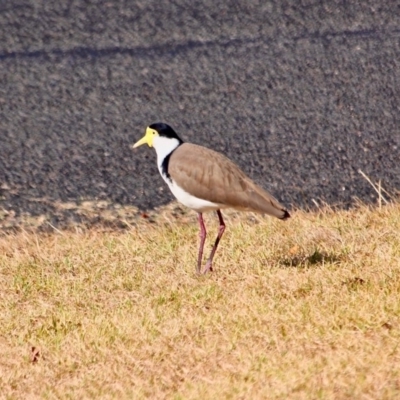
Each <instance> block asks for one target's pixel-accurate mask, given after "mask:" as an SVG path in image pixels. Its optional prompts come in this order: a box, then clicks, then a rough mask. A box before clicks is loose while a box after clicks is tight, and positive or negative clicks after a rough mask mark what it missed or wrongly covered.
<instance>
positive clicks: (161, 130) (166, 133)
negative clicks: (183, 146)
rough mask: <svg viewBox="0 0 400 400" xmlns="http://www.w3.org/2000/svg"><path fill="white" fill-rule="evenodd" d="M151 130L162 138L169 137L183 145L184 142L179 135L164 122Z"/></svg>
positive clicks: (152, 126) (152, 125)
mask: <svg viewBox="0 0 400 400" xmlns="http://www.w3.org/2000/svg"><path fill="white" fill-rule="evenodd" d="M149 128H150V129H154V130H155V131H157V132H158V134H159V135H160V136H162V137H167V138H171V139H178V141H179V143H183V140H182V139H181V138H180V137H179V136H178V135H177V133H176V132H175V131H174V130H173V129H172V128H171V127H170V126H169V125H167V124H164V123H163V122H156V123H155V124H151V125H150V126H149Z"/></svg>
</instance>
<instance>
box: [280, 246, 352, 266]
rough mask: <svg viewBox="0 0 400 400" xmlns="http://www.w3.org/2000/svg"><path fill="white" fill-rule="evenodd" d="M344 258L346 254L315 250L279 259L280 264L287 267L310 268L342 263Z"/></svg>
mask: <svg viewBox="0 0 400 400" xmlns="http://www.w3.org/2000/svg"><path fill="white" fill-rule="evenodd" d="M344 259H345V255H344V254H334V253H328V252H325V251H320V250H314V252H313V253H311V254H294V255H290V256H285V257H283V258H282V259H281V260H280V261H279V264H280V265H281V266H282V267H285V268H310V267H317V266H324V265H325V264H340V263H341V262H342V261H344Z"/></svg>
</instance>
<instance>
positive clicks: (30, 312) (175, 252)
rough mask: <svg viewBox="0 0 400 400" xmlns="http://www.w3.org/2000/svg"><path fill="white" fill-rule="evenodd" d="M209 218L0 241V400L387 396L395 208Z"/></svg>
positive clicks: (399, 223) (396, 367) (398, 376)
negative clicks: (207, 267)
mask: <svg viewBox="0 0 400 400" xmlns="http://www.w3.org/2000/svg"><path fill="white" fill-rule="evenodd" d="M225 215H226V223H227V229H226V233H225V235H224V237H223V239H222V241H221V245H220V248H219V251H218V252H217V255H216V257H215V263H214V272H213V273H212V274H209V275H206V276H200V277H198V276H196V275H195V265H196V257H197V246H198V227H197V222H196V215H195V213H193V212H188V213H183V214H181V213H179V214H174V213H172V212H170V210H168V209H166V210H160V211H159V213H158V214H157V216H155V217H154V219H155V222H149V219H146V218H144V219H143V220H142V221H138V222H137V223H135V224H132V226H131V227H130V229H128V230H126V231H111V230H109V231H107V230H102V229H100V228H96V229H94V228H93V229H83V228H76V229H75V230H74V231H72V230H70V231H63V232H58V231H54V232H53V233H52V234H38V233H29V232H27V231H25V232H20V233H14V234H7V235H3V236H2V237H0V283H1V290H0V310H1V311H0V349H1V351H0V388H1V390H0V398H5V399H34V398H49V399H54V398H62V399H86V398H96V399H98V398H102V399H114V398H118V399H141V398H151V399H395V398H400V347H399V343H400V239H399V237H400V204H393V205H388V206H385V207H382V208H379V207H377V208H370V207H366V206H359V207H357V208H355V209H352V210H350V211H332V210H330V209H324V210H321V211H319V212H312V213H311V212H310V213H306V212H303V211H297V212H295V213H294V214H293V218H292V219H290V220H289V221H287V222H281V221H278V220H274V219H271V218H262V217H260V216H255V215H253V214H236V213H226V214H225ZM150 220H152V218H150ZM216 223H217V218H215V217H214V216H213V215H211V214H209V215H206V224H207V227H208V229H209V238H208V239H209V240H208V242H207V252H208V251H209V249H210V247H211V244H212V242H213V240H214V236H215V235H216V232H217V224H216Z"/></svg>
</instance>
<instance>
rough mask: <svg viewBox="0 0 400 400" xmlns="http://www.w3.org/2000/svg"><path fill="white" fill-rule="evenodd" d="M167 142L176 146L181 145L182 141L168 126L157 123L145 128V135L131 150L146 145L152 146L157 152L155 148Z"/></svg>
mask: <svg viewBox="0 0 400 400" xmlns="http://www.w3.org/2000/svg"><path fill="white" fill-rule="evenodd" d="M167 142H169V143H171V144H172V143H176V146H179V145H180V144H182V143H183V141H182V139H181V138H180V137H179V136H178V135H177V134H176V132H175V131H174V130H173V129H172V128H171V127H170V126H169V125H167V124H164V123H163V122H157V123H155V124H151V125H149V126H148V127H147V128H146V133H145V135H144V136H143V137H142V138H141V139H140V140H139V141H137V142H136V143H135V144H134V145H133V148H135V147H139V146H141V145H142V144H147V145H148V146H149V147H153V146H154V148H155V149H156V150H157V147H159V146H162V145H165V144H166V143H167Z"/></svg>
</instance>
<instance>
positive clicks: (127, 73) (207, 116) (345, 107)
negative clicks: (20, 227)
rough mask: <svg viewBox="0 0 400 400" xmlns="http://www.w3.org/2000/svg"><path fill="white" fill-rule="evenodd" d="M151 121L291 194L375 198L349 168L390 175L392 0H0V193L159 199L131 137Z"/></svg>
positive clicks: (399, 17) (395, 12)
mask: <svg viewBox="0 0 400 400" xmlns="http://www.w3.org/2000/svg"><path fill="white" fill-rule="evenodd" d="M157 121H163V122H167V123H169V124H170V125H172V126H173V127H174V128H175V130H176V131H177V132H178V133H180V134H181V136H182V137H183V139H185V140H187V141H191V142H194V143H198V144H202V145H206V146H209V147H212V148H214V149H216V150H219V151H221V152H223V153H225V154H226V155H228V156H229V157H230V158H232V159H233V160H234V161H235V162H237V163H238V164H239V165H240V166H241V167H243V169H244V170H245V171H246V172H247V173H248V175H250V176H251V177H252V178H253V179H254V180H255V181H257V182H258V183H260V184H261V185H262V186H264V187H265V188H266V189H268V190H270V191H271V192H272V193H273V194H274V195H275V196H276V197H278V198H279V199H280V200H281V201H282V202H283V203H284V204H286V205H288V206H289V207H311V206H313V205H314V201H313V199H314V200H316V201H317V202H320V201H321V200H323V201H326V202H328V203H329V204H333V205H339V206H343V207H348V206H349V205H351V204H353V202H354V199H355V198H359V199H361V200H363V201H364V202H367V203H369V202H372V203H375V202H376V194H375V192H374V191H373V189H372V188H371V186H370V185H369V184H368V182H366V180H365V179H364V178H363V177H362V176H361V175H360V174H359V173H358V170H359V169H361V170H362V171H364V173H365V174H366V175H368V176H369V177H370V178H371V179H372V180H374V181H378V180H382V185H383V187H384V188H385V189H387V190H388V191H389V192H394V191H395V190H396V189H397V190H398V189H400V162H399V158H400V157H399V155H400V3H399V2H398V1H384V2H378V1H376V0H375V1H352V2H350V1H343V0H341V1H326V2H323V1H294V0H293V1H277V0H274V1H257V0H246V1H236V0H235V1H233V0H232V1H210V0H206V1H202V2H201V1H188V0H187V1H184V0H176V1H153V0H152V1H144V0H139V1H127V0H125V1H122V0H121V1H106V0H99V1H84V0H74V1H66V0H60V1H46V0H30V1H28V0H25V1H24V0H20V1H18V0H17V1H15V0H0V208H3V209H4V210H8V211H10V210H13V212H15V213H16V215H18V214H20V213H29V214H32V215H39V214H42V213H51V212H52V211H53V210H54V207H53V205H52V204H53V202H66V201H78V202H79V201H82V200H85V199H88V200H107V201H109V202H111V203H118V204H123V205H127V204H129V205H136V206H138V207H139V208H141V209H149V208H153V207H156V206H159V205H162V204H166V203H168V202H169V201H170V200H171V199H172V195H170V193H169V191H168V188H167V187H166V185H165V184H164V183H163V181H162V180H161V178H160V177H159V174H158V171H157V168H156V163H155V152H154V151H153V150H152V149H149V148H146V149H145V148H139V149H137V150H132V149H131V147H130V146H131V144H132V143H133V142H135V141H136V140H137V139H138V138H140V137H141V136H142V135H143V133H144V129H145V126H146V125H148V124H150V123H153V122H157ZM71 218H72V220H73V216H71ZM53 222H54V224H56V225H57V223H59V222H60V221H53Z"/></svg>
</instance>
